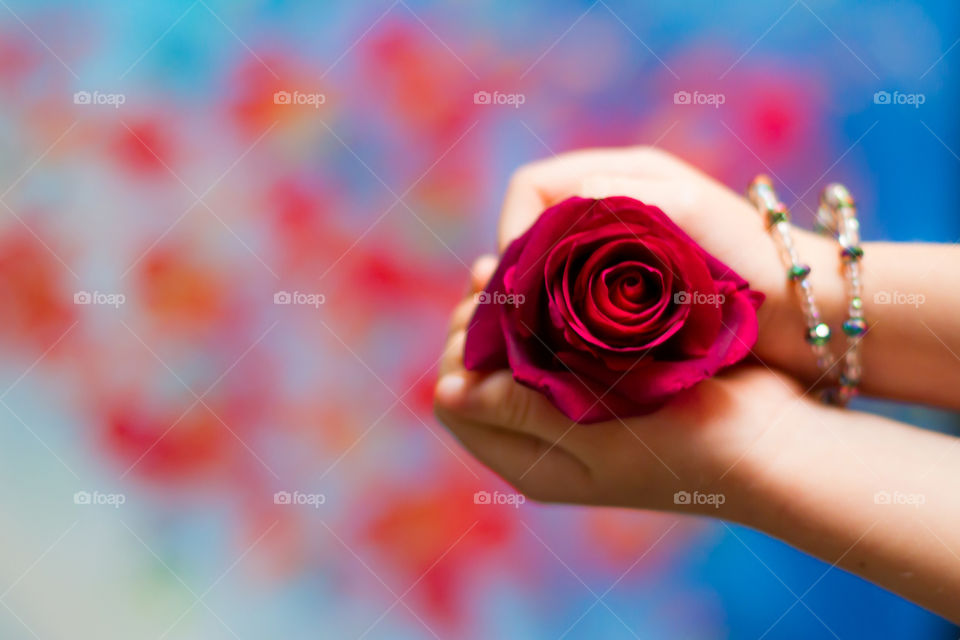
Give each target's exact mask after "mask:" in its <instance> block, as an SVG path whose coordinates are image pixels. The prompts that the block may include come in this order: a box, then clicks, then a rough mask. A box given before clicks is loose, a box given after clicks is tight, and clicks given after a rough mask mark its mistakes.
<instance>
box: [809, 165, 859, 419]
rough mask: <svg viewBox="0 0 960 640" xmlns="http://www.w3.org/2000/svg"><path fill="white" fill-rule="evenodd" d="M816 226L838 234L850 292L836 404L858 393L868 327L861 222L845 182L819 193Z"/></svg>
mask: <svg viewBox="0 0 960 640" xmlns="http://www.w3.org/2000/svg"><path fill="white" fill-rule="evenodd" d="M816 226H817V230H818V231H821V232H825V233H829V234H830V235H833V236H835V237H836V239H837V241H838V242H839V243H840V259H841V260H842V261H843V271H844V279H845V281H846V283H845V284H846V293H847V319H846V320H845V321H844V322H843V333H844V334H846V336H847V350H846V353H844V356H843V371H842V373H841V374H840V387H839V389H838V390H837V397H836V398H835V400H836V403H837V404H840V405H845V404H847V402H848V401H849V400H850V398H852V397H853V396H854V395H856V393H857V388H858V387H859V385H860V377H861V373H862V368H861V364H860V341H861V340H862V338H863V334H864V333H866V331H867V322H866V320H865V319H864V317H863V298H862V293H863V291H862V289H863V287H862V284H861V279H860V259H861V258H863V249H861V248H860V223H859V222H858V221H857V207H856V205H855V204H854V202H853V198H852V197H851V196H850V192H849V191H848V190H847V188H846V187H845V186H843V185H842V184H838V183H832V184H828V185H827V186H826V187H824V189H823V191H822V192H821V194H820V207H819V208H818V209H817V223H816Z"/></svg>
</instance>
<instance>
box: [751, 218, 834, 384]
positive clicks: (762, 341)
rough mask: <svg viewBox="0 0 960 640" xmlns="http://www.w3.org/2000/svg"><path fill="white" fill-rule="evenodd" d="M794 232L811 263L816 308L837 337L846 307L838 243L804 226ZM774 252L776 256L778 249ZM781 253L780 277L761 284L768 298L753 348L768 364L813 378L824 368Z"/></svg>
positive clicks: (800, 251) (804, 258) (805, 260)
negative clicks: (808, 337)
mask: <svg viewBox="0 0 960 640" xmlns="http://www.w3.org/2000/svg"><path fill="white" fill-rule="evenodd" d="M792 236H793V242H794V245H795V246H796V248H797V253H798V255H799V257H800V260H801V261H802V262H803V263H805V264H808V265H809V266H810V267H811V271H810V275H809V279H810V283H811V285H812V288H813V294H814V298H815V300H816V303H817V307H818V309H819V311H820V315H821V317H822V319H823V321H824V322H826V323H827V324H828V325H829V326H830V328H831V329H833V330H834V339H836V337H837V335H838V333H839V327H840V325H841V324H842V322H843V319H844V312H845V309H846V301H845V298H844V289H843V275H842V272H841V266H842V265H841V261H840V256H839V249H838V248H837V244H836V242H834V241H833V240H831V239H829V238H826V237H823V236H820V235H817V234H815V233H812V232H810V231H805V230H803V229H793V230H792ZM771 251H772V252H773V253H774V255H775V256H776V252H775V250H774V249H771ZM776 257H777V260H778V261H777V268H776V269H775V270H773V273H774V274H776V276H775V277H773V278H770V280H769V281H768V282H764V283H763V284H762V285H761V286H762V287H763V288H762V289H761V291H763V293H764V294H765V295H766V296H767V299H766V301H765V302H764V304H763V305H762V306H761V307H760V310H759V311H758V312H757V321H758V324H759V337H758V339H757V345H756V347H755V348H754V352H755V353H756V355H757V356H758V357H759V358H760V359H761V360H762V361H764V362H765V363H767V364H769V365H772V366H775V367H777V368H779V369H782V370H784V371H787V372H789V373H790V374H792V375H794V376H795V377H797V378H800V379H801V380H804V381H806V382H808V383H810V382H813V381H816V380H817V379H818V378H819V377H820V375H821V372H820V371H819V369H818V368H817V364H816V359H815V357H814V355H813V352H812V351H811V349H810V345H809V344H808V343H807V341H806V340H805V337H806V333H807V327H806V324H805V321H804V317H803V313H802V312H801V307H800V300H799V299H798V297H797V292H796V290H795V288H794V285H793V283H792V282H791V281H790V280H789V279H788V278H787V277H786V267H784V266H783V265H782V264H781V263H780V262H779V257H778V256H776Z"/></svg>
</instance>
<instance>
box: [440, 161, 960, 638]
mask: <svg viewBox="0 0 960 640" xmlns="http://www.w3.org/2000/svg"><path fill="white" fill-rule="evenodd" d="M571 195H582V196H586V197H603V196H607V195H628V196H632V197H635V198H637V199H640V200H642V201H644V202H647V203H650V204H654V205H657V206H659V207H661V208H662V209H663V210H664V211H665V212H666V213H667V214H668V215H670V216H671V217H672V218H673V219H674V221H675V222H677V224H679V225H680V226H681V227H683V229H684V230H685V231H686V232H687V233H688V234H690V235H691V236H692V237H693V238H694V239H695V240H696V241H697V242H698V243H700V245H701V246H703V247H704V248H705V249H706V250H707V251H709V252H710V253H712V254H714V255H716V256H717V257H718V258H720V259H721V260H723V261H724V262H725V263H726V264H728V265H729V266H730V267H731V268H733V269H734V270H736V271H737V272H738V273H740V274H741V275H742V276H743V277H744V278H746V279H747V280H748V281H749V282H750V284H751V287H752V288H753V289H757V290H760V291H762V292H764V293H765V294H766V296H767V300H766V302H765V304H764V305H763V306H762V307H761V309H760V312H759V322H760V338H759V340H758V342H757V345H756V346H755V347H754V349H753V352H754V355H755V360H754V362H751V363H749V364H743V365H740V366H738V367H736V368H735V369H733V370H729V371H727V372H724V373H723V374H721V375H720V376H718V377H716V378H713V379H711V380H707V381H705V382H702V383H701V384H699V385H697V386H696V387H694V388H693V389H691V390H688V391H686V392H684V393H683V394H681V396H680V397H678V398H676V399H675V400H674V401H672V402H671V403H670V404H668V405H667V406H666V407H664V408H663V409H661V410H660V411H658V412H656V413H654V414H652V415H649V416H644V417H641V418H628V419H624V420H613V421H610V422H605V423H599V424H591V425H580V424H575V423H573V422H571V421H570V420H569V419H567V418H566V417H564V416H563V415H562V414H561V413H560V412H559V411H557V410H556V409H555V408H554V407H553V406H552V405H551V404H550V403H549V401H547V400H546V398H545V397H543V396H542V395H540V394H539V393H537V392H535V391H532V390H530V389H528V388H526V387H524V386H522V385H520V384H518V383H516V382H514V380H513V378H512V377H511V375H510V372H509V371H497V372H489V373H478V372H468V371H466V370H465V369H464V367H463V345H464V338H465V334H466V330H467V328H468V324H469V321H470V319H471V317H472V315H473V310H474V294H475V293H476V292H479V291H481V290H482V289H483V287H484V286H485V284H486V282H487V280H488V279H489V278H490V276H491V275H492V273H493V270H494V268H495V267H496V258H495V257H493V256H485V257H483V258H481V259H480V260H478V261H477V263H476V264H475V265H474V269H473V275H472V279H471V287H470V288H471V291H470V293H469V295H468V296H467V297H466V298H465V300H464V301H463V302H462V303H461V304H460V305H459V306H458V307H457V309H456V310H455V312H454V314H453V318H452V322H451V328H450V335H449V339H448V343H447V346H446V350H445V352H444V357H443V360H442V361H441V367H440V369H441V370H440V379H439V381H438V383H437V387H436V393H435V408H436V413H437V416H438V417H439V418H440V420H441V421H442V422H443V423H444V424H445V425H446V426H447V427H448V428H449V429H450V431H451V432H452V433H453V434H454V435H455V436H456V437H457V438H458V439H459V440H460V441H461V442H462V443H463V445H464V446H465V447H466V448H467V449H469V450H470V451H471V452H472V453H473V454H474V455H475V456H476V457H477V458H478V459H479V460H480V461H481V462H483V463H484V464H486V465H487V466H488V467H490V468H491V469H492V470H493V471H494V472H496V473H497V474H499V475H500V476H502V477H503V478H504V479H505V480H506V481H507V482H509V483H510V484H511V485H513V486H514V487H516V488H517V490H519V491H521V492H523V493H524V494H526V495H527V496H529V497H530V498H532V499H536V500H541V501H546V502H562V503H576V504H585V505H606V506H618V507H629V508H637V509H656V510H663V511H675V512H681V513H697V514H701V515H710V516H714V517H721V518H724V519H727V520H731V521H735V522H739V523H742V524H744V525H747V526H750V527H754V528H756V529H759V530H761V531H764V532H766V533H768V534H770V535H772V536H775V537H777V538H780V539H782V540H784V541H786V542H788V543H789V544H792V545H793V546H796V547H798V548H800V549H802V550H804V551H806V552H808V553H810V554H812V555H814V556H817V557H818V558H821V559H822V560H824V561H825V562H827V563H830V564H835V565H836V566H838V567H841V568H843V569H846V570H848V571H850V572H852V573H855V574H858V575H860V576H862V577H864V578H866V579H868V580H871V581H873V582H875V583H876V584H878V585H880V586H882V587H884V588H886V589H889V590H890V591H893V592H895V593H898V594H900V595H901V596H903V597H905V598H907V599H909V600H911V601H913V602H916V603H918V604H919V605H921V606H923V607H926V608H927V609H929V610H930V611H933V612H935V613H938V614H939V615H941V616H943V617H945V618H947V619H950V620H952V621H954V622H958V623H960V497H958V495H960V494H958V492H960V446H958V445H960V439H957V438H953V437H950V436H946V435H941V434H937V433H934V432H929V431H924V430H922V429H919V428H916V427H913V426H909V425H906V424H901V423H898V422H896V421H893V420H889V419H886V418H882V417H878V416H874V415H871V414H866V413H861V412H856V411H851V410H848V409H837V408H832V407H827V406H825V405H823V404H821V403H819V402H818V401H817V399H816V394H815V393H814V392H812V391H809V389H810V388H811V387H812V386H814V385H815V383H816V382H817V381H818V378H820V375H821V374H820V372H819V371H818V369H817V367H816V363H815V362H814V359H813V356H812V354H811V352H810V349H809V346H808V345H807V344H806V343H805V342H804V341H803V339H802V336H803V328H804V325H803V320H802V316H801V314H800V311H799V307H798V302H797V300H796V299H795V298H794V297H793V293H792V289H791V287H790V284H789V283H788V282H787V281H786V279H785V277H784V269H783V266H782V265H781V263H780V258H779V255H778V254H777V251H776V248H775V245H774V244H773V241H772V240H771V239H770V237H769V236H768V235H767V232H766V229H765V227H764V224H763V222H762V220H761V218H760V216H759V214H758V213H757V212H756V211H755V209H754V208H753V207H752V206H751V205H750V204H749V203H748V202H747V201H746V200H745V199H744V198H742V197H741V196H740V195H738V194H736V193H734V192H733V191H731V190H729V189H728V188H727V187H725V186H723V185H721V184H719V183H717V182H716V181H714V180H712V179H711V178H709V177H708V176H706V175H705V174H703V173H701V172H700V171H698V170H697V169H695V168H693V167H691V166H690V165H687V164H686V163H684V162H682V161H680V160H679V159H677V158H675V157H673V156H671V155H669V154H666V153H664V152H661V151H657V150H654V149H650V148H626V149H597V150H587V151H578V152H574V153H569V154H564V155H561V156H557V157H555V158H553V159H550V160H545V161H541V162H537V163H534V164H531V165H528V166H526V167H524V168H522V169H520V170H519V171H518V172H517V174H516V175H515V177H514V179H513V180H512V181H511V184H510V187H509V189H508V192H507V196H506V200H505V203H504V206H503V212H502V216H501V220H500V234H499V236H500V248H501V250H502V249H503V247H505V246H506V245H507V244H509V242H510V241H511V240H512V239H513V238H515V237H517V236H518V235H520V234H521V233H523V231H524V230H526V229H527V228H528V227H529V225H530V224H531V223H532V222H533V221H534V220H535V219H536V217H537V216H538V215H539V213H540V212H541V211H543V209H544V208H545V207H547V206H549V205H551V204H553V203H555V202H558V201H560V200H563V199H565V198H567V197H568V196H571ZM854 195H855V194H854ZM815 197H816V196H815V195H810V196H809V199H811V200H812V199H814V198H815ZM788 204H790V202H789V201H788ZM810 206H813V205H812V203H811V205H810ZM795 210H796V208H795ZM794 234H795V242H796V244H797V247H798V250H799V252H800V255H801V258H802V259H803V261H804V262H807V263H808V264H810V265H811V266H813V272H812V275H811V277H812V279H813V284H814V290H815V293H816V297H817V300H818V302H819V304H820V306H821V308H822V310H823V313H824V316H825V320H826V321H827V322H828V323H829V324H830V326H831V327H834V328H835V332H836V333H837V334H839V331H838V328H839V326H840V324H841V322H842V320H843V318H844V313H845V309H846V301H845V298H844V292H843V280H842V278H841V275H840V274H841V272H840V261H839V257H838V250H837V245H836V243H835V242H834V241H833V240H832V239H829V238H825V237H821V236H817V235H814V234H812V233H806V232H802V231H798V230H795V231H794ZM863 248H864V251H865V257H864V259H863V270H864V285H865V293H864V296H863V299H864V303H865V313H866V316H867V319H868V321H869V323H870V325H871V328H870V331H869V332H868V334H867V336H866V337H865V338H864V341H863V348H862V357H863V363H864V378H863V385H862V389H863V392H864V393H865V394H868V395H872V396H881V397H887V398H892V399H897V400H903V401H909V402H917V403H924V404H930V405H935V406H940V407H944V408H948V409H953V410H960V295H958V293H957V292H958V291H960V248H957V247H955V246H945V245H921V244H892V243H865V244H864V245H863ZM884 292H886V293H887V294H889V295H890V296H891V301H892V302H894V303H892V304H879V303H875V296H876V294H881V298H879V299H877V300H882V294H883V293H884ZM909 296H912V297H909ZM921 296H922V298H921ZM843 342H844V341H843V340H842V339H840V340H838V339H835V340H834V341H833V348H834V353H835V355H837V356H839V355H840V354H841V353H842V351H843V349H844V345H843ZM602 401H603V400H602V397H601V398H598V402H602ZM678 491H686V492H689V493H693V492H695V491H698V492H700V493H701V494H715V495H716V494H722V496H723V499H724V502H723V504H722V505H720V506H719V508H716V507H715V505H714V504H701V505H696V504H676V503H675V500H674V494H675V492H678ZM878 492H881V493H880V494H879V496H880V497H878ZM883 492H885V493H883ZM884 496H889V500H886V499H885V497H884Z"/></svg>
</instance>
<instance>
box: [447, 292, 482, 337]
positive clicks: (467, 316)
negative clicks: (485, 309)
mask: <svg viewBox="0 0 960 640" xmlns="http://www.w3.org/2000/svg"><path fill="white" fill-rule="evenodd" d="M476 295H477V294H472V295H470V296H469V297H467V298H464V299H463V300H461V301H460V302H459V304H457V306H456V307H454V308H453V313H452V314H451V315H450V329H449V334H448V337H450V336H453V334H455V333H457V332H458V331H464V330H466V329H467V326H468V325H469V324H470V320H471V319H473V314H474V312H475V311H476V310H477V298H476Z"/></svg>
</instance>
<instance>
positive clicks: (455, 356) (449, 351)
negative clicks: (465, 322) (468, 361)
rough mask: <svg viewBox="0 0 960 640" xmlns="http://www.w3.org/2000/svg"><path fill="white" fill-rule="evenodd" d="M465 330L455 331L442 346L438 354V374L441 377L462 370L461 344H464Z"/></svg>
mask: <svg viewBox="0 0 960 640" xmlns="http://www.w3.org/2000/svg"><path fill="white" fill-rule="evenodd" d="M466 339H467V334H466V332H465V331H463V330H460V331H455V332H454V333H453V334H452V335H451V336H450V338H449V339H448V340H447V344H446V345H444V347H443V354H442V355H441V356H440V376H441V377H443V376H445V375H447V374H450V373H453V372H455V371H458V372H463V346H464V344H466Z"/></svg>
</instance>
